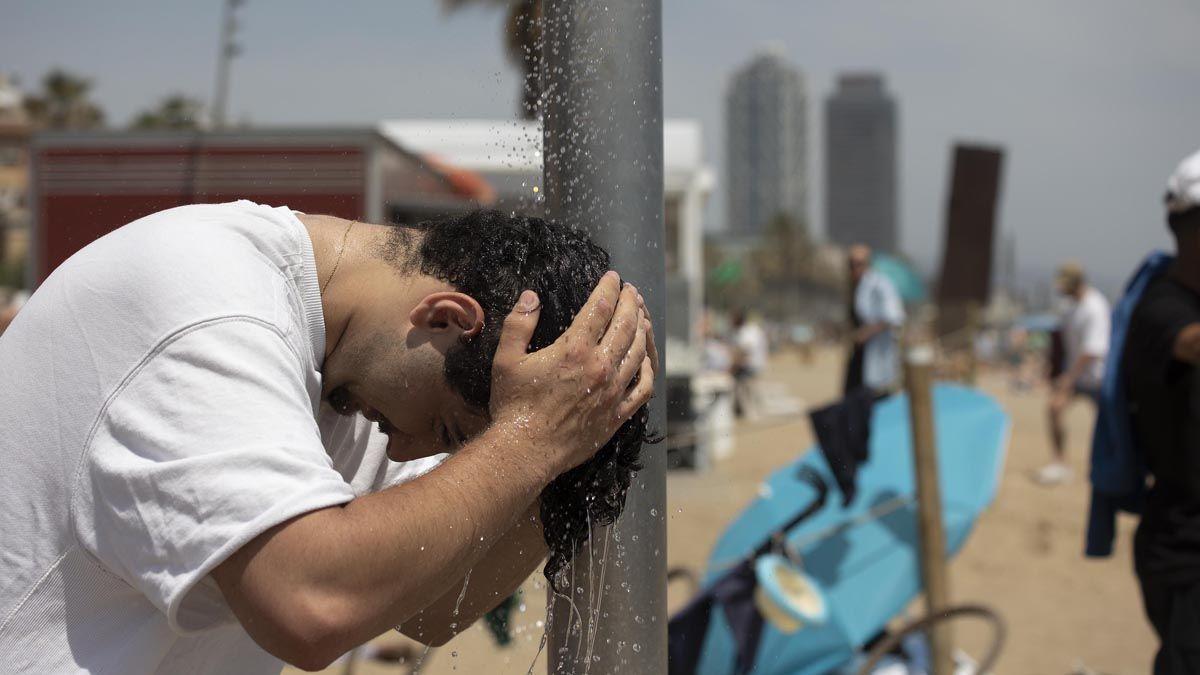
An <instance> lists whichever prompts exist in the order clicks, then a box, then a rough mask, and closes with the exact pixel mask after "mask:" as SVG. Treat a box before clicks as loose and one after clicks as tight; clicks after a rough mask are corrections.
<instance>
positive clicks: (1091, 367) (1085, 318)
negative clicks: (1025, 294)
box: [1034, 263, 1112, 485]
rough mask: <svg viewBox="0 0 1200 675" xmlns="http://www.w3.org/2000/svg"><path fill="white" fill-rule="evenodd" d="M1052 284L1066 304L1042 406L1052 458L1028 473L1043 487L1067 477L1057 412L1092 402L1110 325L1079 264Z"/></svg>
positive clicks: (1104, 306)
mask: <svg viewBox="0 0 1200 675" xmlns="http://www.w3.org/2000/svg"><path fill="white" fill-rule="evenodd" d="M1056 282H1057V285H1058V290H1059V292H1060V293H1061V294H1062V295H1063V297H1064V298H1066V300H1067V303H1068V305H1067V309H1066V311H1065V312H1064V313H1063V316H1062V323H1061V331H1062V339H1063V347H1064V352H1065V357H1066V358H1065V361H1064V371H1063V372H1062V374H1060V375H1058V376H1057V377H1056V378H1055V379H1054V381H1053V382H1052V383H1051V388H1050V401H1049V404H1048V406H1047V415H1048V418H1049V427H1050V445H1051V450H1052V452H1053V458H1052V459H1051V461H1050V463H1049V464H1047V465H1046V466H1044V467H1042V468H1040V469H1038V470H1037V471H1036V472H1034V480H1035V481H1037V482H1038V483H1041V484H1043V485H1058V484H1060V483H1064V482H1066V481H1068V480H1070V478H1071V469H1070V467H1069V466H1068V465H1067V461H1066V443H1067V434H1066V429H1065V428H1064V426H1063V414H1064V413H1065V412H1066V409H1067V408H1068V407H1069V406H1070V404H1071V402H1072V401H1074V400H1075V399H1078V398H1085V399H1089V400H1091V401H1092V402H1093V403H1095V402H1096V401H1097V400H1098V397H1099V395H1100V383H1101V381H1102V380H1103V379H1104V361H1105V359H1106V358H1107V357H1108V341H1109V331H1110V327H1111V322H1112V308H1111V307H1110V306H1109V304H1108V300H1106V299H1105V298H1104V295H1102V294H1101V293H1100V291H1097V290H1096V289H1095V288H1093V287H1091V286H1090V285H1088V283H1087V277H1086V275H1085V274H1084V270H1083V267H1081V266H1080V265H1079V264H1077V263H1066V264H1064V265H1062V266H1061V267H1060V268H1059V270H1058V275H1057V278H1056Z"/></svg>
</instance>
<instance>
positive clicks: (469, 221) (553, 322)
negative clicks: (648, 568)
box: [386, 210, 657, 592]
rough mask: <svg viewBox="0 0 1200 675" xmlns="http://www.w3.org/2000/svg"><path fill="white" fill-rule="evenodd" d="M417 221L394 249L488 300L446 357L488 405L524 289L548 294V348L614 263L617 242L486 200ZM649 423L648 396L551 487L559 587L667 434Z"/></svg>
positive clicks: (539, 343) (476, 398)
mask: <svg viewBox="0 0 1200 675" xmlns="http://www.w3.org/2000/svg"><path fill="white" fill-rule="evenodd" d="M411 227H412V228H415V229H416V230H418V231H419V232H420V233H421V236H420V238H419V241H414V239H416V238H415V237H410V236H409V232H408V231H407V230H406V228H396V230H395V235H394V236H393V237H391V238H390V240H389V243H388V245H387V246H386V249H387V250H386V253H387V255H389V256H391V257H393V258H398V257H400V256H403V257H404V258H406V259H407V262H408V263H409V264H411V265H413V266H415V268H416V269H417V270H418V271H420V272H422V273H424V274H428V275H430V276H432V277H435V278H438V279H442V280H443V281H446V282H447V283H450V284H452V285H453V286H454V287H455V288H457V289H458V290H459V291H461V292H462V293H466V294H467V295H470V296H471V297H473V298H475V300H476V301H477V302H479V304H480V305H481V306H482V307H483V312H484V326H483V330H482V331H481V332H480V333H479V334H477V335H476V336H474V337H472V338H469V339H465V340H463V341H462V342H461V343H460V344H459V345H458V346H456V347H455V348H453V349H451V350H450V352H449V353H448V354H447V355H446V364H445V375H446V380H447V381H448V382H449V384H450V386H451V388H452V389H454V390H455V391H456V392H457V393H458V394H459V395H461V396H462V397H463V399H464V400H465V401H466V402H467V403H468V404H469V405H472V406H475V407H478V408H480V409H481V410H483V411H486V410H487V409H488V403H489V401H490V399H491V388H492V359H493V358H494V357H495V354H496V346H497V344H498V343H499V340H500V330H501V327H502V324H503V322H504V318H505V317H506V316H507V315H508V313H509V312H510V311H512V308H513V306H514V305H515V304H516V302H517V297H518V296H519V295H520V293H521V291H523V290H525V289H532V290H533V291H535V292H536V293H537V294H538V298H539V299H540V300H541V305H542V308H541V313H540V315H539V318H538V325H537V329H536V330H535V331H534V334H533V339H532V341H531V342H530V349H532V350H537V349H542V348H543V347H547V346H549V345H550V344H552V343H553V342H554V341H555V340H556V339H558V337H559V336H560V335H562V333H563V331H565V330H566V329H567V327H568V326H570V325H571V321H572V320H573V319H574V317H575V315H576V314H577V313H578V312H579V310H581V309H582V308H583V305H584V303H585V302H586V301H587V299H588V297H589V296H590V295H591V293H592V290H593V289H594V288H595V286H596V284H597V283H598V282H599V281H600V277H601V276H603V275H604V273H605V272H606V271H608V269H609V256H608V252H606V251H605V250H604V249H603V248H601V247H600V246H598V245H596V244H595V243H594V242H593V241H592V240H591V239H590V238H589V237H588V236H587V234H585V233H584V232H581V231H579V230H576V229H574V228H571V227H568V226H566V225H563V224H559V223H555V222H552V221H548V220H543V219H541V218H534V217H528V216H520V215H511V216H510V215H505V214H503V213H501V212H499V211H494V210H484V211H474V212H471V213H467V214H464V215H458V216H451V217H448V218H442V219H438V220H431V221H425V222H421V223H417V224H416V225H413V226H411ZM406 251H407V252H408V254H407V255H404V254H403V252H406ZM646 425H647V411H646V408H645V407H644V406H643V407H642V408H641V409H640V410H638V411H637V413H635V414H634V415H633V417H632V418H631V419H629V420H628V421H626V422H625V424H623V425H622V426H621V428H620V429H619V430H618V431H617V433H616V434H615V435H614V436H613V437H612V439H611V440H609V441H608V443H606V444H605V445H604V446H603V447H602V448H600V450H599V451H598V452H597V453H596V454H595V455H594V456H593V457H592V458H591V459H589V460H588V461H586V462H584V463H583V464H581V465H579V466H577V467H575V468H574V469H571V470H570V471H568V472H566V473H564V474H562V475H560V476H559V477H558V478H556V479H555V480H554V481H552V482H551V483H550V484H549V485H548V486H546V488H545V489H544V490H543V491H542V494H541V506H540V510H541V518H542V527H543V537H544V539H545V541H546V546H547V547H548V548H549V550H550V557H549V559H548V560H547V562H546V567H545V570H544V574H545V575H546V579H547V581H549V582H550V585H551V586H552V587H553V588H554V589H555V590H557V591H560V592H561V591H564V590H567V589H568V580H567V578H566V577H567V574H566V572H567V569H568V568H567V565H568V564H569V563H570V561H571V560H572V558H573V557H574V555H575V553H576V551H577V550H578V549H579V547H580V546H581V545H582V544H583V543H584V541H586V540H587V538H588V536H589V527H600V526H604V525H610V524H612V523H613V522H614V521H615V520H616V519H617V517H618V516H620V515H621V511H622V509H624V507H625V495H626V493H627V492H628V490H629V484H630V482H631V481H632V479H633V475H634V473H635V472H637V471H638V470H639V469H640V468H641V465H640V464H639V462H638V457H639V455H640V454H641V449H642V444H643V443H645V442H655V441H656V440H657V439H655V438H652V437H651V436H650V435H649V434H648V433H647V430H646Z"/></svg>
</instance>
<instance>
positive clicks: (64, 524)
mask: <svg viewBox="0 0 1200 675" xmlns="http://www.w3.org/2000/svg"><path fill="white" fill-rule="evenodd" d="M324 353H325V325H324V319H323V316H322V311H321V299H320V294H319V292H318V288H317V275H316V266H315V263H314V258H313V252H312V243H311V242H310V241H309V238H308V233H307V231H306V230H305V228H304V226H303V225H302V224H301V223H300V222H299V220H297V219H296V217H295V216H294V215H293V214H292V212H291V211H289V210H288V209H286V208H270V207H266V206H260V205H257V204H254V203H251V202H247V201H240V202H236V203H232V204H219V205H204V206H186V207H180V208H176V209H171V210H169V211H163V212H161V213H157V214H154V215H151V216H148V217H146V218H142V219H141V220H138V221H135V222H133V223H131V224H129V225H126V226H125V227H122V228H120V229H118V230H117V231H115V232H113V233H111V234H109V235H107V236H105V237H102V238H101V239H99V240H97V241H96V242H94V243H92V244H91V245H89V246H87V247H86V248H84V249H83V250H82V251H80V252H79V253H77V254H76V255H74V256H72V257H71V259H70V260H68V261H66V262H65V263H64V264H63V265H62V266H61V267H59V268H58V269H57V270H55V271H54V273H53V274H51V275H50V277H49V278H48V279H47V280H46V281H45V283H43V284H42V286H41V287H40V288H39V289H38V291H37V292H36V293H34V294H33V296H32V297H31V298H30V299H29V301H28V303H27V304H26V305H25V307H24V309H23V310H22V311H21V313H20V314H19V315H17V318H16V320H15V321H14V322H13V324H12V326H11V327H10V328H9V330H8V331H7V332H6V333H5V334H4V335H3V337H0V430H2V431H0V460H2V461H3V470H0V541H3V544H2V545H0V655H2V656H0V658H2V659H3V666H2V668H0V669H2V670H3V671H4V672H30V673H39V674H41V673H75V672H99V673H120V674H122V675H135V674H138V673H188V674H189V675H192V674H196V673H221V674H222V675H227V674H230V673H277V672H279V670H280V668H281V665H282V664H281V663H280V661H279V660H277V659H275V658H274V657H272V656H270V655H269V654H267V653H266V652H264V651H263V650H262V649H260V648H259V647H258V646H257V645H256V644H255V643H254V642H253V641H252V640H251V639H250V637H249V636H248V635H247V634H246V632H245V631H244V630H243V629H242V627H241V626H240V624H238V623H237V621H236V619H235V618H234V616H233V614H232V613H231V611H230V610H229V607H228V606H227V605H226V603H225V601H224V598H223V596H222V594H221V592H220V590H219V589H218V588H217V586H216V584H215V583H214V582H213V580H212V578H211V577H210V576H209V572H210V571H211V570H212V569H213V568H214V567H215V566H217V565H218V564H219V563H221V562H222V561H223V560H225V559H226V558H227V557H228V556H229V555H230V554H231V553H233V552H234V551H235V550H237V549H238V548H239V547H241V546H242V545H243V544H245V543H246V542H248V541H250V540H251V539H253V538H254V537H255V536H257V535H258V534H260V533H262V532H263V531H265V530H267V529H269V528H270V527H272V526H274V525H277V524H279V523H280V522H283V521H285V520H287V519H289V518H291V517H293V516H296V515H299V514H301V513H305V512H307V511H311V510H314V509H319V508H323V507H327V506H331V505H335V504H342V503H345V502H348V501H350V500H352V499H354V498H355V497H356V496H358V495H361V494H364V493H367V492H370V491H374V490H378V489H381V488H382V487H385V486H387V485H391V484H395V483H397V482H400V481H403V480H406V479H408V478H411V477H414V476H416V475H419V474H420V473H422V472H424V471H427V470H429V469H430V468H432V467H433V466H435V465H436V463H437V461H438V460H439V459H440V458H433V459H430V460H424V461H421V462H410V463H407V464H403V465H401V464H395V463H389V462H388V461H387V457H386V454H385V453H386V438H385V437H383V436H382V435H381V434H379V433H378V431H376V430H374V429H373V427H372V426H371V425H370V423H369V422H367V420H365V419H363V418H362V417H361V416H359V417H355V418H349V417H341V416H339V415H337V414H335V413H334V412H333V411H332V410H331V409H330V408H329V407H328V406H327V405H323V404H322V403H321V400H320V391H321V373H320V367H321V361H322V359H323V356H324Z"/></svg>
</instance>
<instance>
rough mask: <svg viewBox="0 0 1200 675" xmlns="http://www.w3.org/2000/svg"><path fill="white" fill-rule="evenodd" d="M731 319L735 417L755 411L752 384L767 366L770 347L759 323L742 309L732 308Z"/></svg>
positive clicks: (755, 394) (754, 391)
mask: <svg viewBox="0 0 1200 675" xmlns="http://www.w3.org/2000/svg"><path fill="white" fill-rule="evenodd" d="M732 322H733V347H734V358H733V387H734V388H733V398H734V406H733V409H734V413H735V414H736V415H737V416H738V417H742V416H744V415H747V414H754V413H756V412H757V408H758V401H757V395H758V394H757V391H756V389H755V383H756V381H757V380H758V376H759V375H760V374H761V373H762V372H763V371H764V370H766V369H767V359H768V358H769V357H770V351H771V347H770V344H769V343H768V341H767V332H766V331H765V330H763V327H762V324H761V323H759V322H758V321H756V320H752V319H750V318H748V317H747V316H746V312H745V310H741V309H739V310H735V311H734V312H733V315H732Z"/></svg>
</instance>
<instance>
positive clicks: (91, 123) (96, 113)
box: [25, 68, 104, 129]
mask: <svg viewBox="0 0 1200 675" xmlns="http://www.w3.org/2000/svg"><path fill="white" fill-rule="evenodd" d="M91 89H92V81H91V80H89V79H86V78H83V77H79V76H77V75H73V74H72V73H69V72H67V71H65V70H62V69H60V68H55V69H54V70H52V71H50V72H49V73H47V74H46V76H45V77H44V78H42V91H41V92H40V93H38V94H36V95H33V96H27V97H26V98H25V112H26V113H28V115H29V118H30V119H31V120H32V121H33V123H34V125H36V126H40V127H45V128H49V129H94V128H96V127H100V126H103V125H104V111H103V110H101V109H100V106H98V105H96V104H95V103H93V102H92V101H90V100H88V93H89V92H90V91H91Z"/></svg>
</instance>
